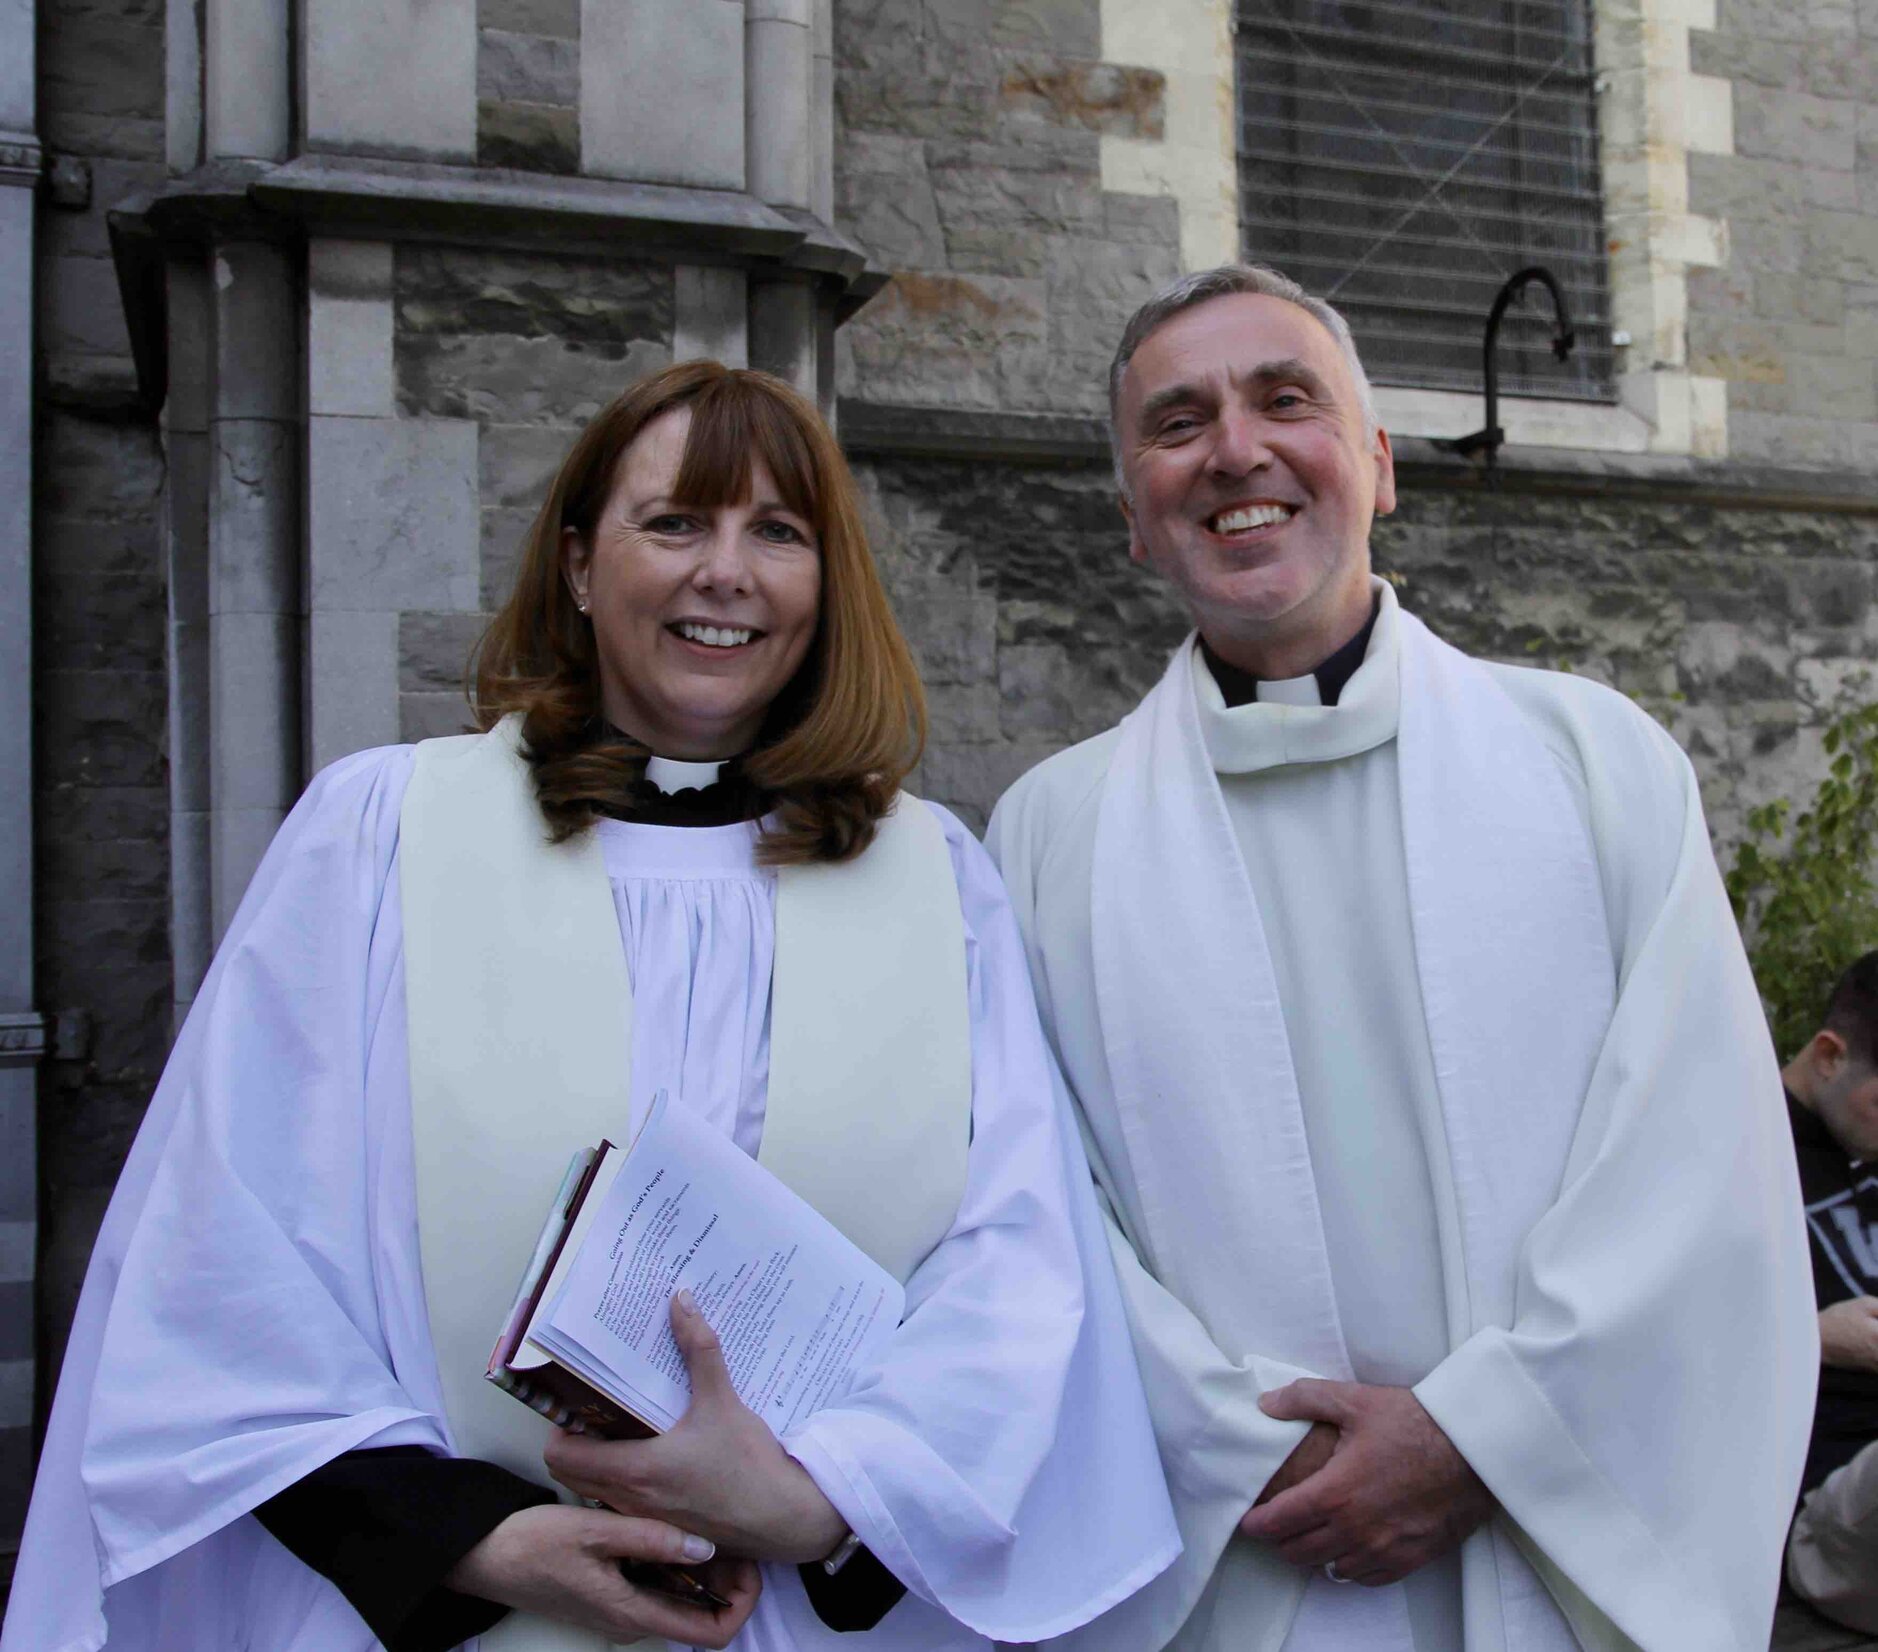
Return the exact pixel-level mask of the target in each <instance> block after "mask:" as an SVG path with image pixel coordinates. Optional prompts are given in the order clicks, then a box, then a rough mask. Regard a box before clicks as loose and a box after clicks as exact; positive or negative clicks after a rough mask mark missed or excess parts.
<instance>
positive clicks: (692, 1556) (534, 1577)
mask: <svg viewBox="0 0 1878 1652" xmlns="http://www.w3.org/2000/svg"><path fill="white" fill-rule="evenodd" d="M711 1552H712V1550H711V1545H710V1544H709V1543H706V1542H705V1541H704V1540H703V1539H702V1538H697V1537H691V1536H689V1535H688V1534H686V1533H684V1532H681V1531H679V1530H678V1529H677V1527H675V1526H668V1525H666V1524H665V1523H664V1522H663V1521H659V1520H640V1519H636V1518H634V1517H632V1516H630V1515H624V1514H614V1513H612V1512H611V1511H610V1510H607V1509H585V1508H573V1507H570V1506H568V1505H566V1504H561V1503H548V1504H544V1505H542V1506H541V1507H539V1508H532V1509H522V1510H521V1511H520V1512H519V1513H516V1514H512V1515H510V1516H509V1517H508V1519H506V1520H504V1521H503V1522H502V1524H501V1525H499V1526H497V1527H496V1529H495V1530H494V1531H492V1532H491V1533H490V1534H489V1535H488V1536H487V1537H485V1538H484V1539H483V1540H482V1542H480V1543H478V1544H477V1545H476V1547H475V1548H473V1549H471V1550H470V1552H469V1553H468V1554H466V1555H465V1556H464V1557H463V1558H462V1559H461V1560H459V1561H458V1562H457V1563H456V1565H455V1566H453V1567H452V1568H451V1570H450V1572H449V1574H448V1575H447V1576H446V1577H445V1578H444V1586H445V1587H446V1588H450V1589H454V1590H456V1591H457V1593H458V1594H464V1595H476V1596H479V1597H480V1598H481V1599H483V1600H493V1601H496V1602H497V1603H498V1604H500V1605H503V1606H513V1607H515V1608H517V1609H518V1610H520V1611H524V1612H538V1613H540V1614H541V1615H542V1616H543V1617H546V1618H554V1619H557V1620H558V1621H559V1622H561V1623H571V1624H574V1625H575V1626H576V1627H578V1628H581V1629H592V1630H595V1631H597V1632H598V1633H600V1634H602V1635H605V1636H606V1637H607V1639H608V1640H612V1641H635V1640H639V1639H641V1638H643V1637H645V1636H648V1635H663V1636H664V1637H665V1638H666V1639H667V1640H674V1641H678V1642H679V1643H681V1644H682V1645H686V1646H708V1647H722V1646H728V1645H729V1644H730V1642H731V1640H732V1639H733V1638H734V1637H735V1635H736V1633H737V1631H738V1630H740V1629H741V1628H742V1627H743V1626H744V1623H745V1621H746V1620H747V1619H748V1618H749V1616H750V1613H751V1611H752V1610H753V1609H754V1608H755V1606H756V1597H757V1595H758V1594H759V1593H760V1592H761V1590H762V1582H761V1580H760V1578H759V1577H758V1574H757V1569H756V1566H755V1564H754V1563H753V1562H751V1561H747V1560H721V1561H713V1562H711V1564H710V1566H709V1568H708V1569H703V1568H702V1567H701V1562H702V1561H703V1560H706V1559H709V1557H710V1554H711ZM622 1560H658V1561H665V1562H667V1563H670V1564H675V1565H681V1566H685V1567H687V1568H690V1569H693V1570H702V1573H703V1581H705V1582H708V1583H709V1585H710V1587H711V1588H713V1589H714V1590H716V1591H717V1593H718V1594H720V1595H722V1596H723V1597H724V1598H725V1599H726V1600H727V1601H729V1602H730V1605H729V1606H727V1607H725V1608H724V1609H723V1610H722V1611H710V1610H707V1609H706V1608H704V1607H701V1606H690V1605H687V1604H685V1602H683V1601H679V1600H673V1599H671V1598H670V1597H668V1596H666V1595H660V1594H654V1593H652V1592H650V1591H648V1590H645V1589H641V1588H637V1587H635V1586H634V1585H633V1584H631V1583H628V1582H627V1581H626V1579H625V1578H624V1577H623V1576H621V1575H620V1569H619V1563H620V1562H621V1561H622Z"/></svg>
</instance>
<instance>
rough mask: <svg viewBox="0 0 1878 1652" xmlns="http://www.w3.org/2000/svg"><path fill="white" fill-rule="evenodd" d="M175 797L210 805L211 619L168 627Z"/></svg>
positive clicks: (191, 805) (186, 804) (181, 802)
mask: <svg viewBox="0 0 1878 1652" xmlns="http://www.w3.org/2000/svg"><path fill="white" fill-rule="evenodd" d="M169 653H170V657H169V684H168V687H169V758H170V802H171V804H172V806H173V807H175V808H177V809H180V810H196V811H202V810H206V809H207V808H208V807H209V802H210V791H209V780H210V776H209V754H210V751H211V749H212V742H211V737H210V730H209V680H210V679H209V619H208V615H207V614H206V613H205V614H203V615H201V616H200V617H199V618H192V619H187V620H172V621H171V623H170V630H169Z"/></svg>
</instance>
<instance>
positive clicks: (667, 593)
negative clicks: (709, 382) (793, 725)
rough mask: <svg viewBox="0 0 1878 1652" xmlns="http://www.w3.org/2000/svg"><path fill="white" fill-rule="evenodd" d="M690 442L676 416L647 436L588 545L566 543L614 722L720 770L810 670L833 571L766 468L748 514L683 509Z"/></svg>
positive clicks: (687, 423) (685, 413) (637, 443)
mask: <svg viewBox="0 0 1878 1652" xmlns="http://www.w3.org/2000/svg"><path fill="white" fill-rule="evenodd" d="M690 430H691V409H690V408H689V407H675V408H673V409H672V410H671V411H670V412H667V413H663V414H661V415H660V416H659V417H658V418H656V419H654V420H653V421H652V422H651V423H650V424H648V425H647V426H646V427H645V428H644V429H643V430H642V431H640V432H639V435H638V436H637V437H636V438H635V439H634V441H633V443H632V445H631V446H630V447H628V448H627V449H626V451H625V453H624V454H622V455H621V457H620V462H619V467H618V472H617V475H616V476H615V478H614V483H613V490H612V492H611V493H610V494H609V495H608V497H607V501H606V504H605V506H604V507H603V508H602V509H601V511H600V515H599V519H598V521H597V522H596V523H595V524H594V530H593V533H592V535H591V538H590V540H583V538H582V537H581V535H580V534H578V533H577V532H576V531H575V530H574V529H572V528H569V529H567V530H566V531H565V532H564V533H563V534H562V537H561V560H562V570H563V573H564V574H565V576H566V579H567V582H568V585H569V586H570V588H571V589H572V590H573V593H574V598H575V600H576V601H577V602H579V603H580V604H582V605H583V606H584V607H585V609H586V611H587V617H588V619H589V620H590V621H591V622H592V624H593V631H594V641H595V644H596V647H597V652H598V654H599V661H600V692H601V704H602V706H603V708H604V709H605V712H606V715H607V719H608V720H609V721H610V722H612V723H613V724H614V725H615V726H616V727H618V728H619V729H621V730H623V731H624V732H625V733H628V734H630V735H633V736H634V737H635V738H637V739H639V740H641V741H643V742H644V743H645V744H646V745H648V746H649V747H650V748H651V749H652V750H653V751H655V752H657V753H658V754H659V755H660V756H662V757H676V758H689V759H694V760H709V759H713V758H723V757H733V756H735V755H736V754H737V753H738V752H741V751H745V750H747V749H748V748H749V747H750V746H751V745H752V744H753V743H754V742H755V740H756V737H757V733H758V731H759V730H760V729H761V728H762V726H763V718H764V714H765V713H766V712H767V711H768V710H769V707H770V703H771V702H772V701H773V700H774V699H775V698H776V696H777V695H778V694H780V693H781V692H782V690H783V689H784V687H785V686H787V684H788V683H789V681H790V679H791V678H793V677H794V676H795V674H796V672H797V670H798V669H799V668H800V667H801V664H802V661H803V659H804V657H805V656H806V655H807V654H808V651H809V645H810V644H811V643H812V642H813V641H814V639H815V627H816V622H817V619H818V617H819V614H820V611H821V584H822V559H821V549H820V546H819V545H818V544H817V542H816V538H815V529H814V525H813V524H812V523H810V522H807V521H805V520H804V519H803V518H802V517H800V516H798V515H796V513H795V512H793V511H791V510H790V509H789V508H788V507H787V506H786V505H785V504H783V503H782V500H781V496H780V494H779V492H778V489H777V487H776V482H775V478H774V477H772V476H771V475H770V473H769V470H768V468H767V467H766V466H765V465H764V464H763V463H762V462H761V460H753V461H752V463H751V466H750V492H749V495H748V497H747V498H745V499H744V500H743V501H742V502H741V503H738V504H729V505H721V506H714V507H708V508H704V507H698V506H689V505H681V504H679V503H677V501H676V500H675V499H674V498H673V497H672V495H673V492H674V490H675V487H676V484H677V481H678V474H679V469H680V466H681V464H682V462H683V460H684V455H685V441H686V437H687V436H688V435H689V433H690Z"/></svg>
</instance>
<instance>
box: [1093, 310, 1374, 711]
mask: <svg viewBox="0 0 1878 1652" xmlns="http://www.w3.org/2000/svg"><path fill="white" fill-rule="evenodd" d="M1116 423H1117V431H1118V434H1119V438H1120V443H1121V450H1122V469H1123V474H1124V475H1125V476H1126V477H1127V479H1128V484H1129V492H1130V494H1131V498H1130V499H1129V500H1128V501H1127V502H1126V503H1125V504H1124V506H1123V510H1124V511H1125V513H1126V514H1127V517H1128V524H1129V533H1130V538H1129V555H1130V556H1132V557H1133V558H1134V559H1135V560H1136V561H1137V562H1142V563H1146V564H1148V565H1150V566H1152V567H1154V568H1156V569H1158V570H1159V571H1160V572H1161V573H1163V574H1165V575H1166V576H1167V578H1168V579H1170V580H1172V581H1173V583H1174V584H1175V586H1177V587H1178V588H1179V590H1180V592H1181V594H1182V596H1183V597H1184V598H1185V599H1186V602H1187V606H1188V608H1189V610H1190V611H1191V612H1192V614H1193V617H1194V619H1195V621H1196V623H1197V624H1198V625H1199V627H1200V629H1201V631H1202V632H1203V633H1204V634H1205V636H1206V639H1207V641H1208V642H1209V643H1211V644H1212V645H1213V646H1214V647H1215V648H1217V649H1219V650H1220V651H1221V652H1222V653H1224V654H1225V655H1226V656H1227V657H1228V658H1234V659H1235V663H1238V664H1243V665H1245V666H1246V668H1247V669H1249V670H1256V671H1259V672H1260V674H1261V675H1268V676H1270V675H1294V674H1296V673H1298V672H1302V671H1307V670H1309V669H1310V668H1311V667H1312V666H1313V665H1315V664H1316V663H1317V660H1318V659H1319V658H1322V657H1323V654H1328V653H1330V652H1332V651H1334V650H1335V649H1336V648H1337V647H1338V646H1339V645H1340V644H1341V643H1343V642H1344V641H1346V640H1348V638H1349V637H1350V636H1352V635H1354V634H1355V632H1356V631H1357V630H1358V629H1360V628H1361V626H1362V623H1363V621H1364V619H1365V618H1366V617H1367V616H1368V613H1369V604H1370V596H1369V530H1370V523H1371V521H1372V520H1373V519H1374V517H1375V516H1376V514H1377V513H1378V512H1388V511H1391V510H1393V509H1394V508H1395V472H1394V469H1393V466H1392V464H1391V461H1390V456H1389V441H1388V437H1387V436H1385V435H1383V434H1382V433H1381V432H1377V433H1376V434H1375V435H1374V436H1373V437H1372V436H1371V435H1370V434H1369V433H1368V431H1367V430H1366V429H1365V424H1364V418H1363V409H1362V404H1361V401H1360V400H1359V397H1358V393H1357V388H1356V383H1355V380H1354V378H1353V377H1352V375H1351V372H1350V368H1349V365H1348V364H1347V363H1346V362H1345V360H1344V357H1343V353H1342V351H1341V350H1339V349H1338V347H1337V343H1336V340H1335V339H1333V338H1332V337H1331V336H1330V334H1329V332H1328V331H1327V330H1326V329H1325V328H1324V327H1323V326H1322V324H1321V323H1319V322H1318V321H1317V319H1316V318H1315V317H1314V316H1312V315H1310V314H1309V313H1308V312H1306V311H1304V310H1301V309H1299V308H1298V306H1297V305H1295V304H1291V303H1288V302H1286V301H1285V300H1284V299H1282V298H1270V297H1267V296H1265V295H1264V294H1260V293H1233V294H1229V295H1227V296H1225V297H1221V298H1211V299H1207V300H1206V301H1205V302H1204V303H1200V304H1196V305H1195V306H1194V307H1193V308H1192V309H1189V310H1183V311H1181V312H1180V313H1179V314H1178V315H1176V316H1174V317H1173V319H1172V320H1170V321H1168V322H1166V323H1165V324H1163V325H1162V326H1161V327H1159V328H1158V329H1157V330H1156V331H1154V332H1153V333H1150V334H1149V335H1148V337H1147V338H1146V339H1145V340H1143V342H1142V344H1141V347H1140V348H1139V349H1138V350H1137V351H1136V352H1135V354H1134V357H1133V359H1132V360H1131V361H1130V362H1129V364H1128V367H1127V370H1126V372H1125V373H1124V374H1123V377H1122V384H1121V395H1120V398H1119V403H1118V406H1117V408H1116ZM1320 644H1321V646H1322V650H1323V653H1322V654H1315V655H1313V654H1312V650H1313V649H1315V648H1317V647H1318V646H1319V645H1320ZM1274 651H1275V656H1274ZM1246 655H1250V656H1251V657H1250V658H1235V656H1246ZM1275 660H1276V662H1277V663H1278V664H1279V666H1280V668H1279V669H1276V670H1274V669H1272V666H1273V665H1274V663H1275ZM1286 666H1289V667H1294V668H1295V669H1286V668H1285V667H1286Z"/></svg>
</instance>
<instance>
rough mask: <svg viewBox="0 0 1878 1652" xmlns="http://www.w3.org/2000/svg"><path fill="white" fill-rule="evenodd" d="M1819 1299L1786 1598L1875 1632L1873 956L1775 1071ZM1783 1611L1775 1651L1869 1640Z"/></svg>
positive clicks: (1876, 1037) (1877, 1110) (1877, 1374)
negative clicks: (1811, 1403)
mask: <svg viewBox="0 0 1878 1652" xmlns="http://www.w3.org/2000/svg"><path fill="white" fill-rule="evenodd" d="M1782 1076H1783V1077H1784V1078H1785V1080H1786V1085H1787V1110H1788V1112H1789V1114H1790V1115H1791V1118H1792V1123H1793V1145H1794V1150H1795V1153H1796V1154H1797V1156H1798V1158H1799V1164H1800V1193H1801V1197H1802V1198H1803V1199H1804V1200H1805V1202H1806V1225H1807V1230H1808V1233H1809V1235H1810V1237H1811V1242H1812V1252H1813V1290H1814V1294H1815V1296H1816V1297H1817V1299H1818V1302H1819V1360H1820V1370H1819V1401H1818V1405H1817V1407H1816V1409H1815V1410H1814V1413H1813V1437H1812V1441H1811V1444H1810V1445H1809V1447H1808V1450H1807V1455H1806V1471H1805V1474H1804V1476H1803V1478H1802V1480H1801V1498H1802V1502H1801V1508H1800V1513H1799V1515H1798V1517H1797V1518H1796V1519H1795V1521H1794V1526H1793V1532H1792V1535H1791V1536H1790V1537H1789V1539H1788V1541H1787V1583H1788V1587H1789V1588H1790V1589H1791V1590H1792V1592H1793V1593H1794V1594H1795V1595H1797V1596H1799V1598H1800V1599H1801V1600H1802V1601H1804V1602H1805V1603H1806V1605H1807V1606H1809V1607H1811V1608H1812V1609H1813V1610H1814V1611H1816V1612H1819V1613H1822V1614H1824V1615H1825V1616H1826V1617H1828V1618H1830V1619H1831V1620H1832V1621H1833V1623H1834V1624H1835V1625H1844V1626H1846V1627H1848V1628H1850V1629H1853V1630H1857V1631H1862V1632H1863V1635H1864V1636H1873V1637H1878V951H1873V952H1868V953H1866V954H1865V956H1864V957H1862V958H1860V959H1859V960H1858V962H1857V963H1855V964H1853V965H1852V967H1851V968H1850V969H1848V970H1847V971H1846V972H1845V973H1844V974H1843V975H1842V976H1840V978H1839V982H1838V985H1836V986H1835V987H1834V988H1833V990H1832V996H1831V998H1830V999H1829V1000H1828V1001H1827V1005H1826V1017H1825V1021H1824V1023H1823V1025H1822V1026H1821V1027H1820V1029H1819V1031H1818V1032H1816V1033H1814V1034H1813V1036H1812V1037H1811V1038H1810V1039H1808V1040H1807V1042H1806V1045H1805V1047H1804V1048H1803V1049H1802V1050H1801V1051H1800V1053H1799V1054H1798V1055H1796V1056H1795V1057H1794V1058H1793V1060H1792V1061H1790V1062H1788V1064H1787V1067H1786V1070H1785V1072H1784V1074H1783V1075H1782ZM1823 1629H1824V1626H1821V1625H1818V1624H1817V1623H1816V1622H1815V1623H1813V1624H1812V1625H1811V1630H1812V1631H1813V1632H1809V1626H1808V1624H1807V1622H1806V1619H1805V1616H1804V1614H1800V1613H1795V1612H1793V1611H1792V1610H1790V1609H1789V1608H1787V1607H1785V1606H1783V1609H1782V1612H1781V1617H1780V1622H1779V1624H1778V1625H1777V1627H1776V1633H1775V1637H1774V1639H1775V1644H1776V1645H1777V1646H1780V1647H1783V1648H1792V1649H1794V1652H1797V1649H1798V1648H1800V1647H1802V1646H1806V1647H1815V1646H1816V1647H1818V1648H1820V1649H1821V1652H1824V1649H1825V1648H1827V1647H1841V1646H1878V1639H1871V1640H1867V1639H1864V1638H1862V1637H1856V1638H1850V1639H1848V1638H1846V1637H1843V1636H1836V1635H1833V1634H1832V1633H1831V1632H1830V1631H1825V1632H1824V1638H1821V1635H1820V1633H1819V1631H1822V1630H1823Z"/></svg>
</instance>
